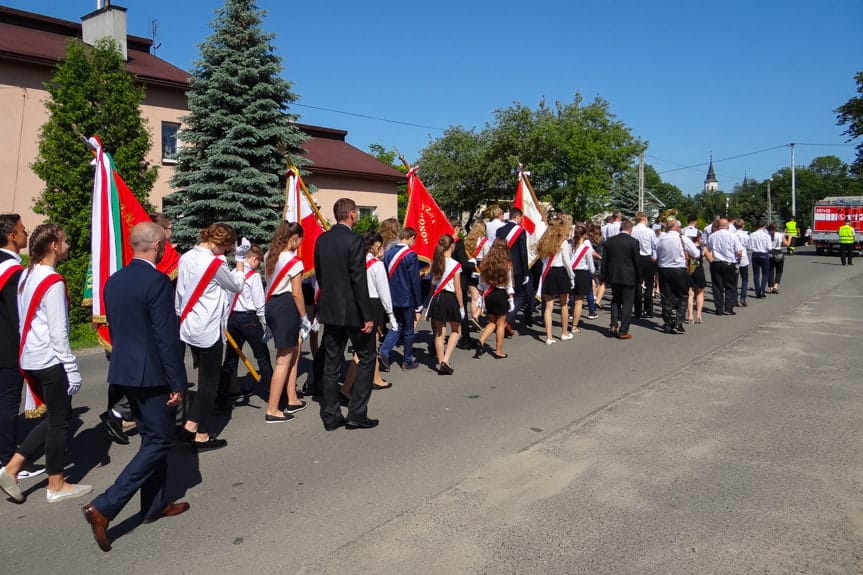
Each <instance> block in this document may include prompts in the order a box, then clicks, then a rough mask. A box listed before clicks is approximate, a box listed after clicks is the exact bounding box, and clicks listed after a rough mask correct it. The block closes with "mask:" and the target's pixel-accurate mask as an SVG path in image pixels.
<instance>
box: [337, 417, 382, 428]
mask: <svg viewBox="0 0 863 575" xmlns="http://www.w3.org/2000/svg"><path fill="white" fill-rule="evenodd" d="M378 423H380V420H377V419H371V418H369V417H367V418H365V419H347V420H345V429H371V428H373V427H377V426H378Z"/></svg>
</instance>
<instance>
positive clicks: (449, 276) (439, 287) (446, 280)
mask: <svg viewBox="0 0 863 575" xmlns="http://www.w3.org/2000/svg"><path fill="white" fill-rule="evenodd" d="M459 271H461V264H460V263H458V262H456V263H455V265H454V266H453V267H452V269H451V270H450V271H449V273H447V274H446V275H445V276H444V277H442V278H441V280H440V283H439V284H438V285H437V287H436V288H435V290H434V292H432V294H431V296H429V303H428V305H427V306H426V308H425V312H424V313H423V316H424V317H428V312H429V308H430V307H431V302H433V301H434V298H436V297H437V295H438V294H439V293H440V292H442V291H443V290H444V288H445V287H446V285H447V284H448V283H449V282H450V281H452V279H453V278H454V277H455V274H457V273H458V272H459Z"/></svg>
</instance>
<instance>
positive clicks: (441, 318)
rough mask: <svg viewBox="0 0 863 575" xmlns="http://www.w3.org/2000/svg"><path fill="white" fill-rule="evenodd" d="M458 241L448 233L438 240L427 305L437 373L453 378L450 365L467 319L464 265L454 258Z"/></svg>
mask: <svg viewBox="0 0 863 575" xmlns="http://www.w3.org/2000/svg"><path fill="white" fill-rule="evenodd" d="M454 245H455V240H454V239H453V237H452V236H451V235H449V234H444V235H442V236H441V237H440V239H438V242H437V246H435V251H434V259H433V260H432V265H431V277H432V294H431V300H430V301H429V305H428V316H429V319H431V323H432V331H433V332H434V347H435V353H436V355H437V372H438V374H440V375H452V374H453V372H454V370H453V368H452V367H451V366H450V358H451V357H452V352H453V350H455V348H456V344H458V340H459V336H460V335H461V321H462V320H463V319H464V315H465V312H464V302H463V301H462V290H461V264H460V263H458V262H457V261H455V260H454V259H453V258H452V253H453V247H454ZM447 324H449V329H450V332H451V334H450V337H449V340H448V341H447V343H446V347H444V338H445V336H446V326H447Z"/></svg>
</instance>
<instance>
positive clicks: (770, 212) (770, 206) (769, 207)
mask: <svg viewBox="0 0 863 575" xmlns="http://www.w3.org/2000/svg"><path fill="white" fill-rule="evenodd" d="M771 182H773V178H769V179H768V180H767V223H768V224H769V223H770V218H772V217H773V204H772V202H771V199H770V183H771Z"/></svg>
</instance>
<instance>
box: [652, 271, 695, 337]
mask: <svg viewBox="0 0 863 575" xmlns="http://www.w3.org/2000/svg"><path fill="white" fill-rule="evenodd" d="M659 291H660V294H661V295H662V322H663V323H664V324H665V325H666V326H669V327H674V326H679V325H682V324H683V318H684V317H686V305H687V303H688V302H689V274H688V273H687V271H686V268H659Z"/></svg>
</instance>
